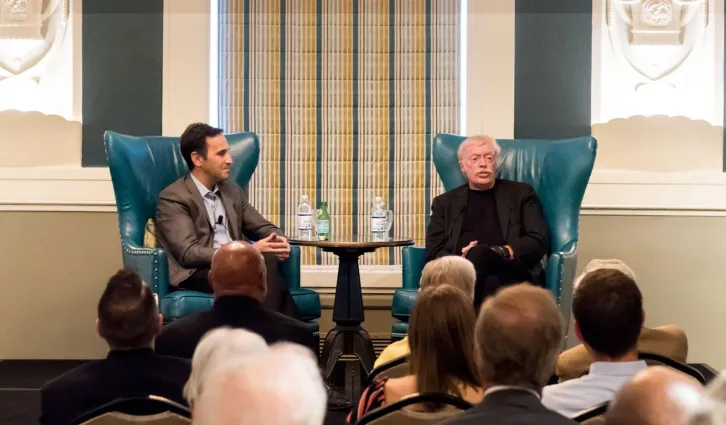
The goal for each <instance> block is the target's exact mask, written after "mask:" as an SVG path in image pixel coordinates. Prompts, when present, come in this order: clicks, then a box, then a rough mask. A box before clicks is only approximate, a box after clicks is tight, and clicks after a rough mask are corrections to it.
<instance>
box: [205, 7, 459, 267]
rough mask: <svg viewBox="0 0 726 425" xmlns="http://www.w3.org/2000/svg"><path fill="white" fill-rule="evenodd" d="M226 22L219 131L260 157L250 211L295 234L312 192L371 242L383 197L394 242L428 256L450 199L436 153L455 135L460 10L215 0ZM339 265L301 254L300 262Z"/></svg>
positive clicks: (389, 259)
mask: <svg viewBox="0 0 726 425" xmlns="http://www.w3.org/2000/svg"><path fill="white" fill-rule="evenodd" d="M219 13H220V16H219V40H220V43H219V70H220V72H219V91H220V92H219V122H220V125H221V127H222V128H224V129H225V131H227V132H237V131H253V132H255V133H257V135H258V136H259V138H260V144H261V147H262V152H261V158H260V164H259V166H258V168H257V170H256V171H255V174H254V176H253V177H252V180H251V181H250V202H251V203H252V204H253V205H254V206H255V207H256V208H257V209H258V210H260V212H261V213H262V214H263V215H265V216H266V217H267V218H268V219H269V220H270V221H272V222H274V223H276V224H278V225H279V226H280V227H281V228H282V229H283V231H285V233H287V234H290V235H292V234H294V233H295V227H296V226H295V225H296V210H297V204H298V202H299V200H300V196H301V195H303V194H307V195H308V196H309V197H310V200H311V202H312V203H313V205H314V206H318V207H319V205H320V202H321V201H327V202H328V211H329V213H330V217H331V232H332V233H333V234H338V235H365V234H368V233H369V231H370V222H369V221H370V220H369V215H370V211H371V208H372V205H373V200H374V199H375V197H377V196H381V197H383V198H384V199H385V202H386V206H387V208H390V209H392V210H393V212H394V225H393V229H392V232H391V234H392V235H394V236H401V237H410V238H412V239H414V240H415V241H416V244H417V245H423V243H424V237H425V233H426V225H427V223H428V218H429V214H430V205H431V200H432V199H433V197H434V196H436V195H437V194H439V193H441V192H442V191H443V187H442V185H441V181H440V180H439V178H438V177H437V175H436V171H435V169H434V166H433V163H432V161H431V141H432V138H433V136H434V135H435V134H437V133H440V132H449V133H459V125H460V123H459V115H460V113H459V108H460V95H459V76H460V61H459V50H460V42H461V40H460V27H459V19H460V2H459V0H219ZM400 260H401V250H400V248H397V249H389V250H378V251H376V252H375V253H372V254H367V255H365V256H363V257H362V258H361V263H362V264H400ZM335 262H336V259H335V257H333V256H332V255H330V254H328V253H323V252H321V251H320V250H315V249H312V248H305V249H303V263H304V264H335Z"/></svg>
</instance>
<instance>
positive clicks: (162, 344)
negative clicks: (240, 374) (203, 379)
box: [156, 295, 317, 359]
mask: <svg viewBox="0 0 726 425" xmlns="http://www.w3.org/2000/svg"><path fill="white" fill-rule="evenodd" d="M222 326H229V327H232V328H244V329H247V330H249V331H250V332H254V333H256V334H258V335H260V336H262V338H264V339H265V341H267V343H268V344H272V343H273V342H277V341H290V342H294V343H296V344H300V345H304V346H306V347H311V345H312V340H313V337H312V334H311V333H310V330H308V329H307V328H306V326H305V325H304V324H303V323H302V322H300V321H297V320H295V319H292V318H290V317H288V316H285V315H284V314H280V313H277V312H274V311H271V310H267V309H265V308H264V307H263V306H262V305H261V304H260V303H259V302H258V301H257V300H255V299H253V298H250V297H245V296H231V295H226V296H223V297H219V298H217V299H215V300H214V306H213V307H212V309H211V310H210V311H205V312H202V313H198V314H196V315H194V316H189V317H184V318H182V319H177V320H174V321H173V322H171V323H169V324H168V325H166V326H164V327H163V328H162V329H161V333H160V334H159V336H158V337H157V338H156V352H157V353H159V354H166V355H170V356H177V357H183V358H187V359H190V358H192V355H193V354H194V349H195V348H196V347H197V344H198V343H199V340H200V339H202V337H203V336H204V334H205V333H207V332H208V331H210V330H212V329H216V328H220V327H222ZM311 348H312V347H311ZM316 351H317V350H316Z"/></svg>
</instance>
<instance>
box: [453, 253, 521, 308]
mask: <svg viewBox="0 0 726 425" xmlns="http://www.w3.org/2000/svg"><path fill="white" fill-rule="evenodd" d="M466 259H467V260H469V261H471V262H472V264H474V269H475V270H476V286H475V288H474V307H475V308H476V310H477V311H479V307H481V304H482V303H483V302H484V300H485V299H486V298H487V297H489V296H491V295H494V294H495V293H496V292H497V290H499V288H501V287H504V286H509V285H513V284H516V283H521V282H532V274H531V273H530V271H529V270H528V269H527V268H526V267H525V266H524V265H522V264H521V263H519V262H518V261H515V260H508V259H506V258H503V257H502V256H501V255H499V254H497V253H496V252H494V251H492V250H491V249H489V248H487V247H486V246H481V245H477V246H475V247H473V248H472V249H471V250H469V252H468V253H467V255H466Z"/></svg>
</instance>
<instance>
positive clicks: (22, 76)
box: [0, 0, 72, 112]
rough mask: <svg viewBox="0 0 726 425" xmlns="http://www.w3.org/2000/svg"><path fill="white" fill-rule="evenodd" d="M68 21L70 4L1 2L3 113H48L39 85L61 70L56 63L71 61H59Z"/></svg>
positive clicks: (0, 98)
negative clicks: (32, 111) (8, 111)
mask: <svg viewBox="0 0 726 425" xmlns="http://www.w3.org/2000/svg"><path fill="white" fill-rule="evenodd" d="M68 20H69V0H0V110H6V109H20V110H34V111H40V112H48V111H47V109H48V103H49V101H48V99H45V97H47V96H48V93H46V92H48V90H42V89H39V85H40V84H41V80H42V79H43V78H44V77H47V76H48V73H51V72H56V71H58V70H59V69H61V68H62V67H60V66H58V63H57V62H54V61H58V60H67V61H71V60H72V59H71V58H70V57H66V58H59V56H62V55H60V54H59V53H61V46H62V42H63V39H64V37H65V35H66V30H67V28H68ZM66 50H67V51H68V52H70V51H71V50H70V49H66ZM68 56H70V55H68ZM55 83H56V84H61V85H62V84H66V85H68V84H70V82H68V81H66V82H55ZM50 92H51V93H53V92H56V90H50ZM51 103H52V102H51ZM50 109H53V108H52V107H51V108H50Z"/></svg>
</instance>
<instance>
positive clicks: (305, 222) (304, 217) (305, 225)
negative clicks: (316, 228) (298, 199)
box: [297, 214, 313, 230]
mask: <svg viewBox="0 0 726 425" xmlns="http://www.w3.org/2000/svg"><path fill="white" fill-rule="evenodd" d="M312 228H313V215H312V214H298V215H297V229H298V230H310V229H312Z"/></svg>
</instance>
